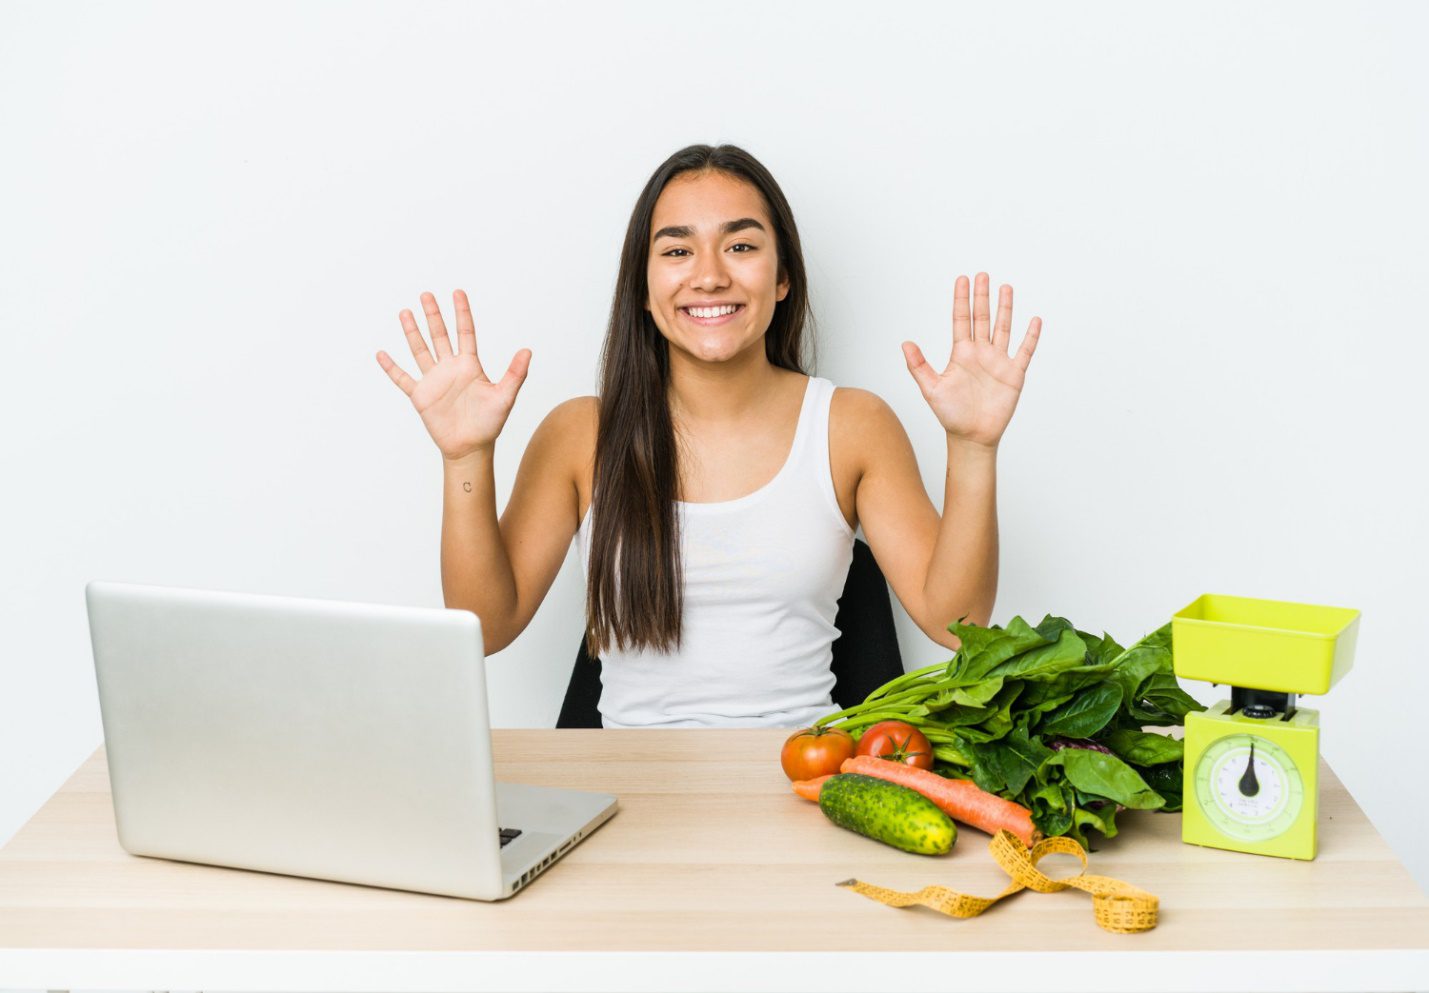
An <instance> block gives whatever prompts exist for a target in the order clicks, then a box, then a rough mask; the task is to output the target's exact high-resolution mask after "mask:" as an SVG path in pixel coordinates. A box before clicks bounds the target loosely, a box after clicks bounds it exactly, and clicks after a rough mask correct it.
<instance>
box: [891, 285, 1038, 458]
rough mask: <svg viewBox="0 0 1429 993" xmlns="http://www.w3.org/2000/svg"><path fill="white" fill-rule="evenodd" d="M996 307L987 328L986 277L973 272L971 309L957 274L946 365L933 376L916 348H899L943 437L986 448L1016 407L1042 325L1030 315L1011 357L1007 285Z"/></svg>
mask: <svg viewBox="0 0 1429 993" xmlns="http://www.w3.org/2000/svg"><path fill="white" fill-rule="evenodd" d="M998 304H999V306H998V312H997V322H996V324H995V325H990V322H989V313H988V299H987V275H986V274H985V273H979V274H978V277H977V289H976V296H975V297H974V301H973V307H972V309H971V310H970V309H969V306H968V282H967V277H965V276H959V277H958V281H957V285H956V288H955V290H954V292H953V351H952V354H951V355H950V356H949V358H948V364H947V367H946V368H944V369H943V371H942V372H941V373H939V372H938V371H936V370H935V369H934V368H933V366H931V365H930V364H929V363H928V361H927V360H926V359H924V358H923V353H922V351H921V350H920V349H919V348H918V346H917V345H915V344H913V343H912V342H905V343H904V346H903V352H904V355H905V357H906V358H907V360H908V371H909V372H911V373H912V374H913V378H914V379H915V380H916V381H917V383H918V388H919V389H920V390H921V391H922V393H923V398H924V399H925V400H927V401H928V406H929V407H931V408H932V410H933V413H934V414H935V415H936V416H937V418H938V421H939V423H941V424H942V425H943V428H944V429H945V430H946V431H947V432H948V434H949V435H950V436H951V437H954V438H957V439H959V440H962V441H968V442H973V443H976V444H980V445H985V446H987V447H990V448H991V447H996V445H997V444H998V442H999V441H1000V440H1001V438H1002V434H1003V432H1004V431H1006V430H1007V425H1008V422H1010V421H1011V420H1012V413H1013V411H1014V410H1016V409H1017V400H1018V398H1019V397H1020V396H1021V395H1022V385H1023V383H1024V382H1025V381H1026V374H1027V366H1028V363H1030V362H1031V361H1032V353H1033V352H1034V351H1035V350H1036V348H1037V336H1038V334H1039V333H1040V332H1041V325H1042V322H1041V320H1040V319H1039V318H1036V317H1034V318H1033V319H1032V322H1031V323H1030V324H1029V325H1028V328H1027V333H1026V334H1025V335H1024V336H1023V339H1022V345H1021V347H1020V348H1019V349H1018V350H1017V354H1016V355H1008V353H1007V346H1008V342H1009V340H1010V338H1011V332H1012V287H1010V286H1004V287H1003V288H1002V292H1001V293H1000V294H999V298H998Z"/></svg>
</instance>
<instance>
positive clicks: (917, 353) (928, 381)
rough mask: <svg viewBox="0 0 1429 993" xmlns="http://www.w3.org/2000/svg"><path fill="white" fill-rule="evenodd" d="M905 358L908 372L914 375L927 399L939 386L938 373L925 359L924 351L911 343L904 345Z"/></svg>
mask: <svg viewBox="0 0 1429 993" xmlns="http://www.w3.org/2000/svg"><path fill="white" fill-rule="evenodd" d="M903 358H904V360H905V361H906V362H907V363H908V371H909V372H910V373H912V374H913V381H914V382H916V383H917V384H918V389H919V390H920V391H921V392H922V394H923V396H924V398H927V396H928V395H929V394H930V393H931V392H932V390H933V387H934V386H935V385H937V382H938V373H937V371H936V370H935V369H934V368H933V367H932V366H930V365H929V364H928V360H927V359H925V358H923V350H922V349H921V348H919V347H918V346H917V345H915V344H913V343H912V342H911V341H905V342H904V343H903Z"/></svg>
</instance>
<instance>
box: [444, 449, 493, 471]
mask: <svg viewBox="0 0 1429 993" xmlns="http://www.w3.org/2000/svg"><path fill="white" fill-rule="evenodd" d="M495 452H496V447H495V445H494V444H492V445H487V446H483V447H481V448H477V449H474V450H472V451H470V452H467V453H466V454H464V455H459V456H457V457H455V458H453V457H451V456H449V455H447V454H446V453H445V452H443V453H442V468H443V469H444V470H456V471H463V470H469V469H474V468H477V467H480V466H483V465H490V464H491V461H492V457H493V456H494V455H495Z"/></svg>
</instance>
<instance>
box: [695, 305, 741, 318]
mask: <svg viewBox="0 0 1429 993" xmlns="http://www.w3.org/2000/svg"><path fill="white" fill-rule="evenodd" d="M738 309H739V306H738V304H730V305H728V306H725V307H686V308H685V312H686V313H687V314H689V315H690V316H692V317H723V316H724V315H725V314H733V313H734V312H735V311H736V310H738Z"/></svg>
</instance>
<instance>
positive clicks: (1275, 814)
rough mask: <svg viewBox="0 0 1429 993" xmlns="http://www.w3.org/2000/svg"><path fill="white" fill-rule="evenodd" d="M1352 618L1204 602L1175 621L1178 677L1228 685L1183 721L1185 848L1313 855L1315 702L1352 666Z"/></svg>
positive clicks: (1334, 612) (1248, 602)
mask: <svg viewBox="0 0 1429 993" xmlns="http://www.w3.org/2000/svg"><path fill="white" fill-rule="evenodd" d="M1359 619H1360V613H1359V611H1357V610H1349V609H1347V608H1344V607H1321V606H1313V605H1311V604H1303V603H1288V602H1285V601H1280V600H1256V599H1251V598H1249V597H1236V596H1222V595H1219V594H1213V593H1208V594H1206V595H1205V596H1202V597H1199V598H1197V599H1196V600H1195V601H1193V602H1192V603H1191V604H1189V605H1188V606H1187V607H1185V608H1184V609H1182V610H1180V611H1178V612H1177V613H1176V614H1174V615H1173V616H1172V618H1171V648H1172V656H1173V661H1174V666H1175V670H1176V675H1177V676H1178V677H1179V678H1181V679H1197V680H1204V681H1206V682H1210V683H1212V684H1213V685H1219V684H1224V685H1228V686H1229V687H1230V688H1231V698H1230V699H1229V700H1222V701H1221V702H1220V703H1217V704H1215V705H1214V706H1213V707H1211V708H1210V709H1208V710H1205V711H1200V712H1197V711H1192V712H1191V713H1188V714H1187V715H1186V736H1185V745H1186V751H1185V780H1184V793H1183V797H1184V799H1183V803H1184V806H1183V810H1182V819H1181V840H1182V841H1185V842H1188V843H1189V844H1193V845H1205V846H1207V847H1210V848H1225V849H1229V850H1231V851H1236V852H1249V853H1251V854H1253V855H1277V856H1280V857H1282V858H1292V859H1313V858H1314V857H1315V824H1316V815H1317V812H1318V807H1319V778H1318V774H1319V769H1320V712H1319V711H1318V710H1309V709H1307V708H1305V707H1297V706H1296V704H1295V697H1296V695H1297V694H1307V693H1308V694H1322V693H1326V692H1328V691H1329V689H1330V687H1331V686H1334V685H1335V684H1336V683H1337V682H1339V681H1340V677H1342V676H1343V675H1344V674H1345V673H1346V672H1348V671H1349V670H1350V666H1351V665H1352V664H1353V663H1354V654H1355V637H1356V635H1357V634H1358V633H1359Z"/></svg>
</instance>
